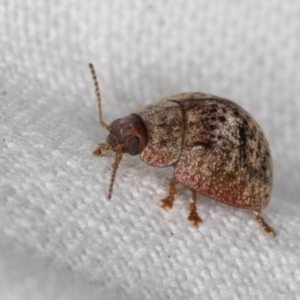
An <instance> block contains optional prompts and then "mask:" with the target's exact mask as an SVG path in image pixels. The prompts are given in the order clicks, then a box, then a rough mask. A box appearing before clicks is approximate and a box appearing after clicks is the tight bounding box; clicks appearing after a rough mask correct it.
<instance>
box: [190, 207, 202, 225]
mask: <svg viewBox="0 0 300 300" xmlns="http://www.w3.org/2000/svg"><path fill="white" fill-rule="evenodd" d="M188 220H189V221H191V222H192V223H193V225H195V226H199V225H200V224H201V223H202V219H201V218H200V217H199V216H198V214H197V212H196V211H195V210H191V212H190V215H189V216H188Z"/></svg>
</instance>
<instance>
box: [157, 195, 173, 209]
mask: <svg viewBox="0 0 300 300" xmlns="http://www.w3.org/2000/svg"><path fill="white" fill-rule="evenodd" d="M173 202H174V196H173V195H170V196H168V197H167V198H165V199H162V200H160V201H159V206H160V207H161V208H163V209H166V210H167V209H171V208H172V207H173Z"/></svg>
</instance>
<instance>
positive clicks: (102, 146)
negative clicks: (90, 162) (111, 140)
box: [93, 143, 109, 156]
mask: <svg viewBox="0 0 300 300" xmlns="http://www.w3.org/2000/svg"><path fill="white" fill-rule="evenodd" d="M108 149H109V145H108V144H105V143H102V144H99V145H98V148H97V149H95V150H94V151H93V154H94V155H95V156H100V155H101V154H102V153H103V151H104V150H108Z"/></svg>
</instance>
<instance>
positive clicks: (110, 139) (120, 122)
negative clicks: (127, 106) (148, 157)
mask: <svg viewBox="0 0 300 300" xmlns="http://www.w3.org/2000/svg"><path fill="white" fill-rule="evenodd" d="M108 130H109V135H108V136H107V139H106V142H107V144H108V145H109V146H110V148H111V149H112V150H114V151H115V149H116V147H118V146H121V147H122V152H123V153H129V154H130V155H137V154H140V153H141V152H142V151H143V150H144V148H145V147H146V144H147V131H146V128H145V125H144V123H143V121H142V120H141V119H140V118H139V117H138V116H136V115H129V116H127V117H124V118H121V119H117V120H115V121H113V122H112V123H111V124H110V125H109V128H108Z"/></svg>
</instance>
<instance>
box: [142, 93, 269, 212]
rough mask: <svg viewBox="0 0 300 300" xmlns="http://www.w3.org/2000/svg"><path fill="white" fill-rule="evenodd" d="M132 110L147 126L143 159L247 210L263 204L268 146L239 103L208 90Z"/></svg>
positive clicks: (179, 179)
mask: <svg viewBox="0 0 300 300" xmlns="http://www.w3.org/2000/svg"><path fill="white" fill-rule="evenodd" d="M136 114H137V115H139V116H140V118H141V119H142V120H143V121H144V123H145V125H146V127H147V130H148V139H149V142H148V145H147V147H146V148H145V150H144V151H143V152H142V154H141V158H142V160H143V161H145V162H146V163H148V164H150V165H153V166H166V165H174V167H175V177H176V179H177V180H178V181H179V182H181V183H182V184H184V185H186V186H188V187H189V188H190V189H192V190H195V191H197V192H200V193H202V194H205V195H207V196H209V197H211V198H213V199H215V200H218V201H221V202H224V203H227V204H229V205H233V206H237V207H241V208H247V209H261V208H264V207H265V206H267V204H268V202H269V199H270V193H271V188H272V174H273V166H272V158H271V153H270V149H269V145H268V142H267V140H266V138H265V136H264V134H263V132H262V130H261V128H260V127H259V125H258V124H257V122H256V121H255V120H254V119H253V118H252V117H251V116H250V115H249V113H247V112H246V111H245V110H244V109H242V108H241V107H240V106H238V105H237V104H235V103H234V102H232V101H230V100H227V99H223V98H219V97H217V96H213V95H208V94H204V93H184V94H179V95H174V96H171V97H167V98H164V99H162V100H161V101H160V102H156V103H153V104H151V105H149V106H146V107H145V108H142V109H141V110H140V111H137V112H136Z"/></svg>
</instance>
